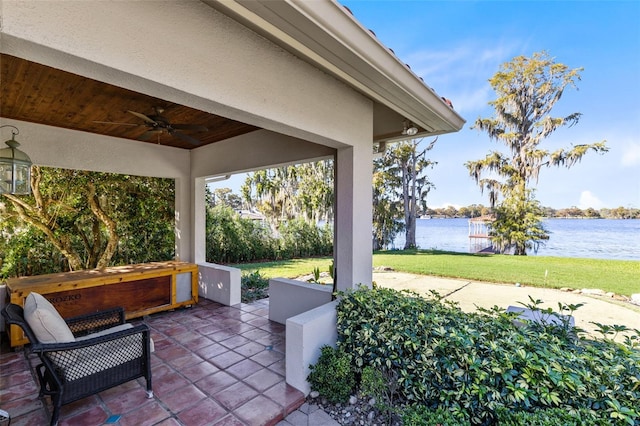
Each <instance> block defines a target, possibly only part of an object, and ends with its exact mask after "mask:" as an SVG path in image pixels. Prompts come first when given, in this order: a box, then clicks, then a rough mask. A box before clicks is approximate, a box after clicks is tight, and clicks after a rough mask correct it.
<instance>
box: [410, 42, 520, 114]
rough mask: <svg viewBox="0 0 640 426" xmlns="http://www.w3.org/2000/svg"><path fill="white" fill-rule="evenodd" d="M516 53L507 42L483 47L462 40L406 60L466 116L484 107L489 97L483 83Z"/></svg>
mask: <svg viewBox="0 0 640 426" xmlns="http://www.w3.org/2000/svg"><path fill="white" fill-rule="evenodd" d="M517 50H518V48H517V46H516V44H515V43H513V42H511V41H509V42H506V43H497V44H494V45H492V46H491V47H487V46H486V45H484V44H482V43H481V42H480V41H478V40H465V41H463V42H461V43H460V44H458V45H457V46H453V47H448V48H446V49H441V50H418V51H415V52H412V53H411V54H409V55H408V58H407V60H408V63H409V64H411V69H413V70H414V72H415V73H416V74H417V75H419V76H421V77H422V78H424V80H425V82H426V84H428V85H429V86H431V87H433V89H434V90H435V91H436V92H437V93H438V94H439V95H440V96H444V97H446V98H449V99H451V101H452V102H453V106H454V108H455V110H456V111H458V112H459V113H469V112H474V111H479V110H481V109H483V108H485V107H486V106H487V103H488V102H489V101H490V100H491V99H492V98H493V92H492V89H491V86H490V85H489V83H488V81H487V80H488V79H489V77H491V76H492V75H493V74H495V72H496V71H497V70H498V68H499V66H500V64H502V63H504V62H505V61H508V60H509V59H511V57H512V56H513V55H514V52H516V51H517Z"/></svg>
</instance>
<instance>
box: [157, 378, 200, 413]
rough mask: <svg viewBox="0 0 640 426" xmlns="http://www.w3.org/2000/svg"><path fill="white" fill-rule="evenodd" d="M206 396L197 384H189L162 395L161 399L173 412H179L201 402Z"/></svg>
mask: <svg viewBox="0 0 640 426" xmlns="http://www.w3.org/2000/svg"><path fill="white" fill-rule="evenodd" d="M206 397H207V395H205V394H204V393H203V392H202V391H200V389H198V388H197V387H196V386H195V385H188V386H185V387H184V388H180V389H178V390H177V391H175V392H172V393H170V394H168V395H166V396H164V397H161V398H160V400H162V402H164V404H165V405H166V406H167V408H169V410H171V412H172V413H179V412H181V411H183V410H185V409H187V408H189V407H191V406H192V405H194V404H197V403H199V402H200V401H201V400H202V399H204V398H206Z"/></svg>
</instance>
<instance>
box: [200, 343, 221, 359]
mask: <svg viewBox="0 0 640 426" xmlns="http://www.w3.org/2000/svg"><path fill="white" fill-rule="evenodd" d="M228 350H229V349H227V348H225V347H224V346H222V345H221V344H219V343H214V344H213V345H209V346H207V347H204V348H201V349H198V350H196V351H195V352H196V353H197V354H198V355H200V356H201V357H202V358H203V359H211V358H213V357H215V356H218V355H220V354H222V353H225V352H227V351H228Z"/></svg>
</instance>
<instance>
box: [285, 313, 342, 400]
mask: <svg viewBox="0 0 640 426" xmlns="http://www.w3.org/2000/svg"><path fill="white" fill-rule="evenodd" d="M337 306H338V302H337V301H333V302H330V303H326V304H324V305H322V306H319V307H317V308H315V309H312V310H310V311H307V312H303V313H301V314H299V315H296V316H294V317H291V318H289V319H288V320H287V322H286V354H285V357H286V358H285V365H286V379H287V383H288V384H289V385H291V386H293V387H294V388H296V389H298V390H299V391H301V392H302V393H304V394H305V395H308V394H309V392H311V385H310V384H309V382H307V376H309V365H312V364H315V363H316V362H318V358H319V357H320V348H321V347H322V346H325V345H329V346H333V347H335V346H336V342H337V341H338V330H337V313H336V307H337Z"/></svg>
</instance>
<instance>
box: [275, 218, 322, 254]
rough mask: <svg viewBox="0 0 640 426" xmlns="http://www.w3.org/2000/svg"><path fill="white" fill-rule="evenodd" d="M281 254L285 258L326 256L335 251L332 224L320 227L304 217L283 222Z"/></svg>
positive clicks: (280, 230)
mask: <svg viewBox="0 0 640 426" xmlns="http://www.w3.org/2000/svg"><path fill="white" fill-rule="evenodd" d="M278 232H279V233H280V252H279V254H280V256H281V257H282V258H284V259H289V258H300V257H311V256H326V255H329V254H331V253H332V252H333V231H332V229H331V227H330V226H328V225H325V226H324V227H322V228H319V227H318V226H316V225H315V224H313V223H309V222H306V221H305V220H304V219H302V218H298V219H292V220H289V221H286V222H282V224H281V225H280V228H279V229H278Z"/></svg>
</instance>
